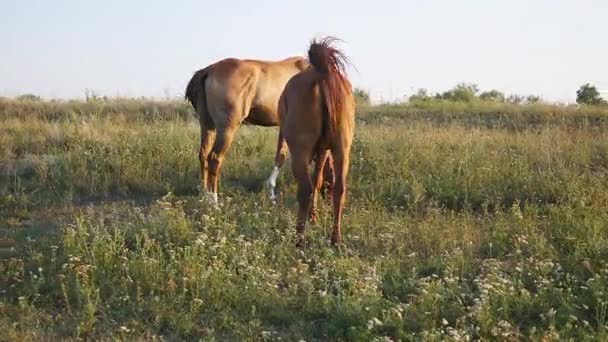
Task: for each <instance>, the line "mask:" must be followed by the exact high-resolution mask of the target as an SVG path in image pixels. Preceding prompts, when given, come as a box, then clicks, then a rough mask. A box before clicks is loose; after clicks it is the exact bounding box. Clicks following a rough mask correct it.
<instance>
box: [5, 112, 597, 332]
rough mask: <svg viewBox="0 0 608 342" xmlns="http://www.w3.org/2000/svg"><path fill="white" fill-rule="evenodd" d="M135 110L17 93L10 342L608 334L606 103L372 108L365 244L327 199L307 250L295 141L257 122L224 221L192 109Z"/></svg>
mask: <svg viewBox="0 0 608 342" xmlns="http://www.w3.org/2000/svg"><path fill="white" fill-rule="evenodd" d="M121 101H123V100H121ZM121 101H116V103H113V102H111V101H106V102H103V101H102V102H98V103H95V104H90V103H78V104H76V103H72V104H67V103H50V102H31V101H30V102H31V103H30V102H28V103H25V102H26V101H15V100H2V102H0V105H1V106H2V107H0V213H1V215H0V238H3V239H4V240H2V241H1V242H2V245H0V257H1V259H0V313H1V314H0V339H2V340H24V339H29V340H46V339H125V340H133V339H146V340H148V339H150V340H154V339H169V340H173V339H188V340H190V339H205V340H211V339H219V340H226V339H229V340H235V339H237V340H277V339H279V338H281V339H284V340H285V339H287V340H298V339H305V340H372V339H383V338H384V339H386V338H391V339H393V340H397V339H401V340H420V339H422V340H446V339H449V340H469V339H482V340H521V339H532V340H542V339H545V340H561V339H574V340H584V339H592V340H603V339H606V338H608V330H607V328H608V322H607V318H608V317H607V310H608V304H607V303H608V291H607V285H608V264H607V263H606V260H607V259H608V238H607V237H608V224H607V223H606V222H608V185H607V184H608V130H607V129H606V128H607V127H606V125H605V113H604V112H603V109H601V108H592V107H581V108H573V107H559V106H549V105H529V106H521V107H519V106H514V105H490V104H476V105H461V104H446V103H431V104H407V105H401V106H381V107H369V108H364V109H362V110H361V111H360V112H359V113H358V122H357V129H356V133H355V143H354V146H353V151H352V160H351V173H350V177H349V183H348V185H349V188H348V191H349V192H348V200H347V208H346V212H345V222H344V238H345V245H344V246H342V247H341V248H338V249H334V248H331V247H329V244H328V243H327V241H326V240H327V237H328V234H329V228H330V227H331V208H330V206H329V205H328V204H323V205H321V206H320V215H319V222H318V223H317V224H314V225H312V226H311V227H309V229H308V230H307V232H306V234H307V237H308V239H309V241H310V246H309V247H307V248H306V249H304V250H302V251H299V250H296V249H295V248H294V223H295V184H294V181H293V178H292V176H291V172H290V171H289V167H285V168H284V171H283V172H282V174H281V176H280V178H279V186H280V188H281V190H282V192H283V194H282V195H283V196H282V198H281V200H280V202H279V205H277V206H273V205H272V204H271V203H269V201H267V199H266V195H265V191H264V188H263V182H264V180H265V178H266V177H267V171H269V169H270V167H271V165H272V155H273V148H274V146H275V143H276V141H275V139H276V129H272V128H258V127H251V126H245V127H243V128H242V129H241V131H240V133H239V136H238V137H237V139H236V141H235V143H234V145H233V147H232V148H231V150H230V152H229V153H228V155H227V159H226V162H225V167H224V169H223V170H222V176H221V185H220V186H221V188H220V191H221V196H220V198H221V203H222V209H221V211H215V210H213V209H212V208H209V207H208V206H207V204H206V202H205V201H204V200H202V199H200V198H199V196H198V188H197V187H198V161H197V159H196V151H197V143H198V126H197V123H196V121H195V119H194V117H193V116H192V115H191V110H190V109H189V108H188V107H187V106H185V105H184V104H183V103H181V102H175V103H170V104H168V103H160V102H159V103H149V102H142V101H136V100H124V101H125V102H124V103H123V102H121ZM131 101H132V102H131ZM27 106H32V107H27ZM70 106H73V107H70ZM154 106H156V107H154ZM424 106H427V107H424ZM28 108H29V109H28ZM66 108H74V109H71V110H73V112H72V114H69V115H68V114H67V111H66ZM145 108H165V109H163V110H159V111H158V112H157V114H155V115H150V114H149V113H150V112H152V111H151V110H148V109H145ZM172 108H173V109H172ZM5 246H7V247H5ZM11 248H13V249H11Z"/></svg>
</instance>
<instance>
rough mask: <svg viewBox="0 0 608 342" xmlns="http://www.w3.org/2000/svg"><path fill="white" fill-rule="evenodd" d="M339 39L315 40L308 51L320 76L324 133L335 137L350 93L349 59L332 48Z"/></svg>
mask: <svg viewBox="0 0 608 342" xmlns="http://www.w3.org/2000/svg"><path fill="white" fill-rule="evenodd" d="M337 40H338V39H337V38H333V37H326V38H323V39H321V41H316V40H313V41H312V43H311V44H310V47H309V49H308V60H309V62H310V64H311V65H312V67H313V68H315V70H317V72H318V73H319V75H320V80H319V83H320V87H321V98H322V99H323V107H324V108H323V123H322V127H323V132H322V134H323V135H325V134H326V132H327V133H329V134H330V135H333V132H335V131H336V128H337V127H338V125H339V124H340V113H342V109H343V107H344V105H345V104H344V93H345V92H350V91H351V90H350V88H349V87H347V86H346V84H345V83H346V72H345V68H346V65H347V64H349V61H348V58H347V57H346V56H345V55H344V54H343V53H342V52H341V51H340V50H338V49H336V48H334V47H332V43H334V42H335V41H337Z"/></svg>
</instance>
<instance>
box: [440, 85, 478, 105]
mask: <svg viewBox="0 0 608 342" xmlns="http://www.w3.org/2000/svg"><path fill="white" fill-rule="evenodd" d="M478 91H479V88H478V87H477V85H476V84H473V83H459V84H457V85H456V86H455V87H454V88H452V89H450V90H448V91H446V92H444V93H443V94H441V95H439V94H437V96H436V97H437V98H440V99H443V100H449V101H457V102H472V101H474V100H475V98H476V97H477V92H478Z"/></svg>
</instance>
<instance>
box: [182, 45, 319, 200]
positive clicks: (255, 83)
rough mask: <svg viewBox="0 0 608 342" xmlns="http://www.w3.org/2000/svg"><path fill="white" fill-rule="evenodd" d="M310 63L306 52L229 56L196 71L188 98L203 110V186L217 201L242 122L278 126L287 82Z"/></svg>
mask: <svg viewBox="0 0 608 342" xmlns="http://www.w3.org/2000/svg"><path fill="white" fill-rule="evenodd" d="M307 67H308V63H307V61H306V60H305V59H304V58H303V57H290V58H287V59H284V60H281V61H260V60H249V59H236V58H228V59H224V60H221V61H219V62H216V63H214V64H211V65H209V66H207V67H206V68H204V69H201V70H198V71H197V72H196V73H194V76H192V78H191V79H190V82H189V83H188V86H187V87H186V94H185V98H186V99H187V100H188V101H190V103H191V104H192V106H193V107H194V109H195V110H196V111H197V112H198V116H199V122H200V129H201V143H200V149H199V160H200V167H201V185H202V191H206V193H207V194H208V196H209V197H210V199H211V200H212V201H213V203H214V204H216V205H217V192H218V176H219V172H220V168H221V166H222V161H223V159H224V155H225V154H226V151H227V150H228V148H229V147H230V145H231V144H232V141H233V139H234V136H235V133H236V131H237V129H238V128H239V126H240V125H241V124H242V123H243V122H247V123H250V124H253V125H259V126H278V123H279V118H278V108H277V107H278V102H279V97H280V95H281V93H282V92H283V89H284V87H285V84H286V83H287V81H288V80H289V79H290V78H291V77H292V76H293V75H295V74H297V73H299V72H300V71H302V70H304V69H306V68H307ZM277 171H278V170H277ZM275 179H276V177H275Z"/></svg>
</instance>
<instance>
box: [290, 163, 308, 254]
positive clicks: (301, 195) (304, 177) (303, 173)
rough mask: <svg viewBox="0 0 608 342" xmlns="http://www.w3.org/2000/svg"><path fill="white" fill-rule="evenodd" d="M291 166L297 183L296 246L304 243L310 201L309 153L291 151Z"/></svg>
mask: <svg viewBox="0 0 608 342" xmlns="http://www.w3.org/2000/svg"><path fill="white" fill-rule="evenodd" d="M291 159H292V161H291V168H292V170H293V174H294V176H295V178H296V181H297V183H298V219H297V222H296V239H297V240H296V246H298V247H302V246H303V244H304V229H305V227H306V220H307V219H308V215H309V212H310V206H311V203H312V191H313V188H312V182H311V181H310V176H309V175H308V164H309V161H310V155H304V154H298V153H292V156H291Z"/></svg>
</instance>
